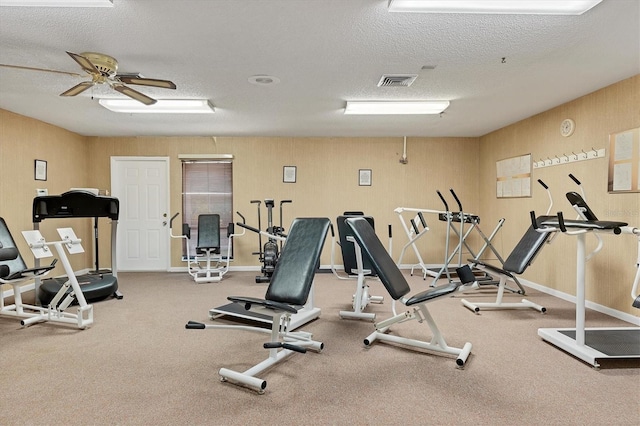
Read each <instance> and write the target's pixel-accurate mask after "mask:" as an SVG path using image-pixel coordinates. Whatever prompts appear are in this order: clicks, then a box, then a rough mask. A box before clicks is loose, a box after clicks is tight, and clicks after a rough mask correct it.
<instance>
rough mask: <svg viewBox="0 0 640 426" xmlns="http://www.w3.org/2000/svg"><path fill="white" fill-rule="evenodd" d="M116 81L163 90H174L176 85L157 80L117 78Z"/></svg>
mask: <svg viewBox="0 0 640 426" xmlns="http://www.w3.org/2000/svg"><path fill="white" fill-rule="evenodd" d="M118 80H120V81H121V82H123V83H125V84H137V85H140V86H153V87H162V88H163V89H175V88H176V85H175V83H173V82H172V81H169V80H158V79H155V78H142V77H129V76H122V77H120V76H118Z"/></svg>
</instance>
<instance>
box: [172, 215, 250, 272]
mask: <svg viewBox="0 0 640 426" xmlns="http://www.w3.org/2000/svg"><path fill="white" fill-rule="evenodd" d="M179 214H180V213H176V214H174V215H173V216H172V217H171V220H169V235H170V236H171V238H178V239H183V240H184V243H185V246H186V252H187V272H188V273H189V275H191V276H192V277H193V280H194V281H195V282H196V283H199V284H200V283H211V282H219V281H221V280H222V277H224V275H225V274H226V273H227V272H229V262H230V261H231V254H232V250H233V238H234V237H239V236H242V235H244V230H243V232H242V234H234V226H233V223H230V224H229V226H228V228H227V238H228V239H229V242H228V245H227V253H226V255H224V256H223V255H222V254H221V253H220V215H219V214H201V215H198V229H197V233H198V241H197V244H196V247H195V257H192V256H191V251H190V248H189V241H190V240H191V227H190V226H189V224H188V223H183V224H182V235H173V231H172V228H173V227H172V225H173V220H174V219H175V218H176V217H177V216H178V215H179ZM238 214H239V213H238ZM240 217H242V218H243V220H244V217H243V216H242V215H240ZM201 261H204V262H205V266H204V267H202V266H201V265H200V262H201Z"/></svg>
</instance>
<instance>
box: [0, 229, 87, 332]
mask: <svg viewBox="0 0 640 426" xmlns="http://www.w3.org/2000/svg"><path fill="white" fill-rule="evenodd" d="M58 234H59V235H60V238H61V240H60V241H54V242H46V241H45V239H44V238H43V237H42V234H40V231H37V230H36V231H23V232H22V235H23V236H24V238H25V240H26V241H27V243H28V244H29V248H30V249H31V252H32V253H33V255H34V256H35V257H36V259H42V258H46V257H53V254H52V253H51V250H50V247H51V246H53V247H55V249H56V252H57V253H58V257H59V259H60V260H61V261H62V265H63V266H64V270H65V272H66V273H67V277H66V278H65V282H64V285H63V286H62V287H60V289H59V290H58V292H57V293H56V294H55V296H54V297H53V298H52V300H51V302H50V303H49V304H48V305H46V306H36V305H29V304H25V303H24V302H23V299H22V295H23V289H22V287H23V285H24V284H26V283H28V282H29V281H34V280H35V279H36V278H39V277H45V276H46V275H48V274H49V272H50V271H51V270H52V269H53V268H54V267H55V265H56V262H57V259H54V260H53V262H52V263H51V264H50V265H48V266H36V267H34V268H27V266H26V264H25V262H24V259H23V258H22V256H21V255H20V252H19V251H18V248H17V246H16V244H15V241H14V239H13V236H12V235H11V232H10V231H9V228H8V227H7V224H6V222H5V221H4V219H3V218H0V284H10V285H11V286H12V287H13V304H10V305H5V296H4V294H2V295H0V296H1V297H0V315H7V316H14V317H18V318H22V320H21V321H20V324H21V325H22V326H29V325H31V324H35V323H38V322H47V321H50V322H59V323H66V324H75V325H77V327H78V328H80V329H84V328H86V327H87V326H89V325H91V324H93V306H92V305H89V304H87V301H86V300H85V298H84V295H83V293H82V290H81V288H80V284H79V283H78V280H77V279H76V276H75V275H74V273H73V269H72V268H71V264H70V263H69V260H68V258H67V256H66V253H65V248H66V249H67V251H68V252H69V254H75V253H82V252H83V251H84V250H83V248H82V245H81V244H80V240H79V239H78V238H77V237H76V235H75V233H74V232H73V230H72V229H71V228H59V229H58ZM74 302H75V303H77V304H78V307H77V309H76V313H71V312H66V309H67V308H68V307H69V306H70V305H71V304H72V303H74Z"/></svg>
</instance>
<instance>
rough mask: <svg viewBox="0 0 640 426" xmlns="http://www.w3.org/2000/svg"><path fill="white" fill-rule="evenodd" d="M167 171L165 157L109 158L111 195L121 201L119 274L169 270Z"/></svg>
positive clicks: (118, 253) (118, 244)
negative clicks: (122, 272)
mask: <svg viewBox="0 0 640 426" xmlns="http://www.w3.org/2000/svg"><path fill="white" fill-rule="evenodd" d="M168 171H169V158H168V157H111V192H112V195H113V196H114V197H116V198H118V200H119V201H120V215H119V218H118V236H117V244H116V250H117V254H116V256H117V262H118V263H117V264H118V270H120V271H166V270H168V269H169V266H170V264H169V238H170V237H169V228H168V226H167V222H168V214H169V203H168V200H169V172H168Z"/></svg>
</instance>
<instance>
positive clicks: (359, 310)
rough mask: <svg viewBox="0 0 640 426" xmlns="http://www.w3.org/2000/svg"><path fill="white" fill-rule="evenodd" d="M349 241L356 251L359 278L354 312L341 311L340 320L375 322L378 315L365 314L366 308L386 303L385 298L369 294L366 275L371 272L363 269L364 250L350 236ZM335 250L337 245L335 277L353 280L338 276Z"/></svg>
mask: <svg viewBox="0 0 640 426" xmlns="http://www.w3.org/2000/svg"><path fill="white" fill-rule="evenodd" d="M347 241H351V242H352V243H353V247H354V250H355V257H356V264H357V265H358V267H357V277H356V281H357V284H356V293H355V294H354V295H353V302H352V307H353V311H340V313H339V315H340V318H343V319H363V320H368V321H374V320H375V318H376V314H374V313H370V312H364V310H365V308H366V307H367V305H368V304H369V303H382V302H383V301H384V297H382V296H371V295H370V294H369V286H368V285H367V283H366V280H367V277H366V275H368V274H370V273H371V271H370V270H368V269H363V267H362V265H363V261H362V250H360V246H359V245H358V244H357V243H356V242H355V240H354V239H353V237H351V236H348V237H347ZM334 248H335V244H333V247H332V250H331V270H332V271H333V273H334V275H335V276H336V277H338V278H339V279H341V280H346V279H352V278H351V277H343V276H340V275H339V274H338V272H337V271H336V270H335V267H334V266H333V259H334V251H335V250H334Z"/></svg>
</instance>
